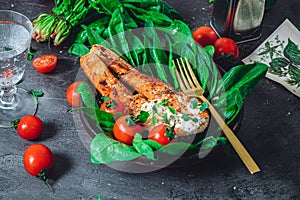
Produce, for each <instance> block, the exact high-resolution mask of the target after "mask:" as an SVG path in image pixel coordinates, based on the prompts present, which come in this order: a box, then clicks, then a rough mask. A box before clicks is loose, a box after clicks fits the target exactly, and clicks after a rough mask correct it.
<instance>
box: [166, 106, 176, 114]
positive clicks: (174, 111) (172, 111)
mask: <svg viewBox="0 0 300 200" xmlns="http://www.w3.org/2000/svg"><path fill="white" fill-rule="evenodd" d="M167 108H168V109H169V110H170V112H171V113H172V114H174V115H175V114H176V110H175V108H173V107H171V106H167Z"/></svg>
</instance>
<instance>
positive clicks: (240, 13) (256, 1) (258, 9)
mask: <svg viewBox="0 0 300 200" xmlns="http://www.w3.org/2000/svg"><path fill="white" fill-rule="evenodd" d="M264 11H265V0H215V1H214V5H213V13H212V19H211V26H212V28H214V29H215V31H216V32H217V33H218V35H219V36H220V37H229V38H232V39H233V40H235V41H236V42H238V43H241V42H246V41H251V40H255V39H258V38H259V37H260V35H261V23H262V20H263V16H264Z"/></svg>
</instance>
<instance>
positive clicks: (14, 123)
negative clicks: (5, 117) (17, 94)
mask: <svg viewBox="0 0 300 200" xmlns="http://www.w3.org/2000/svg"><path fill="white" fill-rule="evenodd" d="M20 120H21V119H15V120H13V121H12V122H10V125H11V127H13V128H14V129H17V127H18V124H19V122H20Z"/></svg>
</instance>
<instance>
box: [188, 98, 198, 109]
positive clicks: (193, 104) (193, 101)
mask: <svg viewBox="0 0 300 200" xmlns="http://www.w3.org/2000/svg"><path fill="white" fill-rule="evenodd" d="M190 107H191V108H192V109H196V108H197V107H198V99H197V98H191V104H190Z"/></svg>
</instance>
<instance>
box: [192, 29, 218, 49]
mask: <svg viewBox="0 0 300 200" xmlns="http://www.w3.org/2000/svg"><path fill="white" fill-rule="evenodd" d="M193 38H194V40H195V41H196V42H197V43H198V44H199V45H201V46H202V47H205V46H207V45H213V44H214V42H215V41H216V40H217V39H218V36H217V34H216V32H215V31H214V30H213V29H212V28H211V27H209V26H200V27H199V28H197V29H196V30H195V31H194V32H193Z"/></svg>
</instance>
